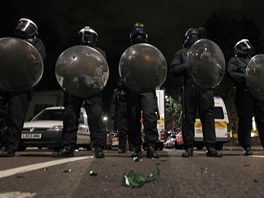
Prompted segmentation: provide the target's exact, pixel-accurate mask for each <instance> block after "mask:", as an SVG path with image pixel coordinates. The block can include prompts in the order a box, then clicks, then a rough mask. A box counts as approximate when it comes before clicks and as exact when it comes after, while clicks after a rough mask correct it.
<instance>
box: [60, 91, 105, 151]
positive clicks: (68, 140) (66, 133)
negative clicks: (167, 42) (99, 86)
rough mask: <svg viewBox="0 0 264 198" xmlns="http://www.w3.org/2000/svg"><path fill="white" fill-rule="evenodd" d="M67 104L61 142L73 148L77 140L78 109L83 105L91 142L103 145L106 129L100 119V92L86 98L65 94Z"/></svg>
mask: <svg viewBox="0 0 264 198" xmlns="http://www.w3.org/2000/svg"><path fill="white" fill-rule="evenodd" d="M67 99H68V101H67V102H68V105H67V106H66V108H65V111H64V114H63V143H64V145H65V146H68V147H71V148H74V147H75V144H76V140H77V131H78V125H79V122H78V119H79V116H80V109H81V107H82V106H84V108H85V110H86V112H87V115H88V125H89V129H90V136H91V142H92V145H93V146H95V147H96V146H104V145H105V141H106V130H105V126H104V123H103V121H102V112H103V109H102V106H103V103H102V94H101V93H98V94H96V95H94V96H91V97H88V98H81V97H77V96H73V95H71V94H67Z"/></svg>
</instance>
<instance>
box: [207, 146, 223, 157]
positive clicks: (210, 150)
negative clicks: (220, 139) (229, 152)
mask: <svg viewBox="0 0 264 198" xmlns="http://www.w3.org/2000/svg"><path fill="white" fill-rule="evenodd" d="M206 156H207V157H222V156H223V155H222V153H221V152H218V151H217V150H216V149H215V148H213V147H209V148H207V152H206Z"/></svg>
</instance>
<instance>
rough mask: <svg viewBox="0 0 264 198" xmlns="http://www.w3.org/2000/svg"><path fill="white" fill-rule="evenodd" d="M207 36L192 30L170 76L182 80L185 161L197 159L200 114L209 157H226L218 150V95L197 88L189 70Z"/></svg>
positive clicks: (174, 60) (199, 30)
mask: <svg viewBox="0 0 264 198" xmlns="http://www.w3.org/2000/svg"><path fill="white" fill-rule="evenodd" d="M205 36H206V31H205V29H204V28H202V27H200V28H190V29H188V30H187V31H186V33H185V35H184V43H183V48H182V49H180V50H178V51H177V52H176V53H175V56H174V58H173V60H172V63H171V65H170V73H171V74H172V75H173V76H175V77H176V78H180V77H181V78H182V88H183V101H182V108H183V117H182V132H183V141H184V149H185V151H184V153H183V154H182V157H192V156H193V146H194V123H195V118H196V112H197V110H198V112H199V115H200V119H201V122H202V126H203V137H204V143H205V146H206V148H207V153H206V155H207V156H208V157H222V154H221V153H220V152H218V151H217V150H216V149H215V145H216V135H215V123H214V92H213V90H212V89H209V90H204V89H202V88H200V87H198V86H196V84H195V83H194V81H193V79H192V78H191V77H190V76H189V75H188V73H187V68H186V56H187V51H188V49H189V48H190V46H191V45H192V44H193V43H194V42H196V41H197V40H199V39H202V38H205Z"/></svg>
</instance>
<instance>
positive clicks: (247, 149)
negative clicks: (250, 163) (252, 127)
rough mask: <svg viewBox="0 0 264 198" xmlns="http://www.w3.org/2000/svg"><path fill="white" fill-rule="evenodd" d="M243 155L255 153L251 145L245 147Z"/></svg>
mask: <svg viewBox="0 0 264 198" xmlns="http://www.w3.org/2000/svg"><path fill="white" fill-rule="evenodd" d="M243 155H245V156H249V155H253V152H252V150H251V148H250V147H249V146H248V147H246V148H244V152H243Z"/></svg>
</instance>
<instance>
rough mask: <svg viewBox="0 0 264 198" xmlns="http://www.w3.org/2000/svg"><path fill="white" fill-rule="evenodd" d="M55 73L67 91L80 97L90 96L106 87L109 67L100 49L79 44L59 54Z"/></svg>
mask: <svg viewBox="0 0 264 198" xmlns="http://www.w3.org/2000/svg"><path fill="white" fill-rule="evenodd" d="M55 74H56V79H57V81H58V83H59V84H60V86H61V87H62V88H63V89H64V90H65V91H66V92H68V93H70V94H72V95H75V96H78V97H89V96H92V95H94V94H96V93H98V92H100V91H101V90H102V89H103V88H104V87H105V85H106V83H107V81H108V78H109V67H108V64H107V62H106V59H105V57H104V56H103V55H102V54H101V53H100V52H99V51H97V50H96V49H94V48H91V47H89V46H84V45H77V46H73V47H70V48H68V49H67V50H65V51H64V52H63V53H62V54H61V55H60V56H59V58H58V60H57V62H56V66H55Z"/></svg>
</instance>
